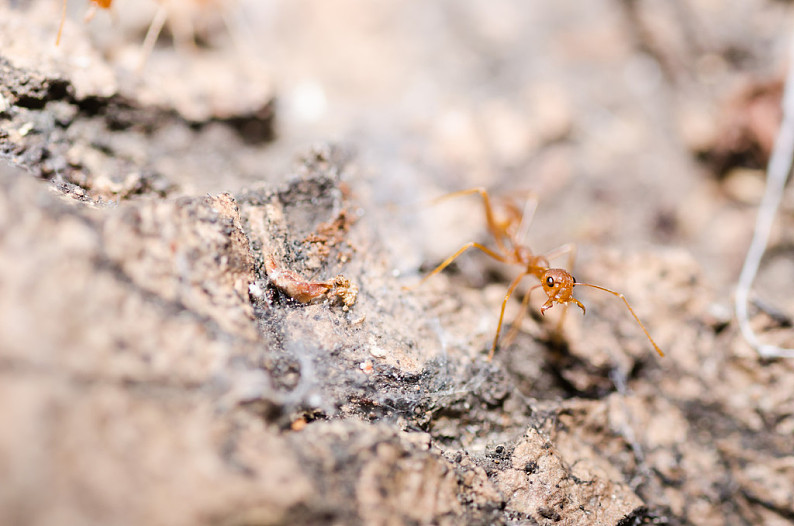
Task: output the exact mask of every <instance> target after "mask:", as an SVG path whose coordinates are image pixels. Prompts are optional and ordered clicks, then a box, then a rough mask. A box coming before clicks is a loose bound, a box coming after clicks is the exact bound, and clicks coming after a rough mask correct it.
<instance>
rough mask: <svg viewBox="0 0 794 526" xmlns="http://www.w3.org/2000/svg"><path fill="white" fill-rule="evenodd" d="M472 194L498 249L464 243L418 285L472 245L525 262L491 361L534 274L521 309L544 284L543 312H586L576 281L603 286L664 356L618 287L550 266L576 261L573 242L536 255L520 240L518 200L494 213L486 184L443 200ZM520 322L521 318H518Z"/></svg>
mask: <svg viewBox="0 0 794 526" xmlns="http://www.w3.org/2000/svg"><path fill="white" fill-rule="evenodd" d="M470 194H480V196H481V197H482V200H483V205H484V207H485V219H486V221H487V223H488V230H489V231H490V233H491V235H492V236H493V239H494V242H495V243H496V250H492V249H490V248H488V247H486V246H484V245H481V244H480V243H476V242H474V241H472V242H469V243H466V244H465V245H463V246H462V247H461V248H460V249H459V250H458V251H457V252H455V253H454V254H452V255H451V256H450V257H448V258H447V259H445V260H444V261H443V262H442V263H441V264H440V265H439V266H437V267H436V268H435V269H433V271H432V272H430V273H429V274H428V275H427V276H425V277H424V278H423V279H422V280H421V281H420V282H419V283H418V284H416V285H415V286H414V287H418V286H420V285H421V284H422V283H424V282H425V281H427V280H428V279H430V278H431V277H432V276H434V275H435V274H438V273H439V272H441V271H442V270H444V269H445V268H446V267H447V266H449V264H450V263H452V262H453V261H454V260H455V259H456V258H457V257H458V256H460V255H461V254H463V253H464V252H465V251H467V250H468V249H470V248H476V249H479V250H480V251H481V252H484V253H485V254H487V255H488V256H490V257H492V258H493V259H495V260H497V261H500V262H502V263H508V264H511V265H521V266H522V267H523V268H524V270H523V271H522V272H521V273H520V274H519V275H518V276H517V277H516V278H515V279H513V281H512V282H511V283H510V286H509V287H508V288H507V293H506V294H505V298H504V301H502V310H501V312H500V314H499V324H498V325H497V327H496V335H495V336H494V339H493V345H492V346H491V351H490V352H489V353H488V361H491V359H492V358H493V355H494V352H495V351H496V344H497V343H498V341H499V334H500V333H501V331H502V321H503V319H504V315H505V307H506V306H507V300H508V299H510V296H511V295H512V294H513V291H515V289H516V287H518V284H519V283H520V282H521V280H522V279H523V278H524V277H525V276H528V275H530V276H534V277H535V278H537V279H538V281H540V283H539V284H538V285H535V286H534V287H532V288H530V289H529V291H528V292H527V293H526V294H525V295H524V299H523V300H522V301H521V311H520V313H519V316H521V313H523V311H524V310H526V308H527V305H528V303H529V297H530V295H531V294H532V291H533V290H535V289H537V288H543V292H545V293H546V302H545V303H544V304H543V305H542V306H541V307H540V313H541V314H545V312H546V311H547V310H549V309H550V308H552V307H553V306H554V305H555V304H561V305H567V304H569V303H573V304H574V305H576V306H577V307H579V308H581V309H582V312H583V313H584V312H586V311H585V306H584V305H583V304H582V303H581V302H580V301H579V300H577V299H576V298H574V297H573V288H574V286H576V285H582V286H585V287H592V288H594V289H598V290H603V291H604V292H608V293H610V294H612V295H614V296H617V297H618V298H620V299H622V300H623V303H625V304H626V307H628V309H629V312H630V313H631V315H632V316H633V317H634V319H635V320H636V321H637V323H638V324H639V326H640V328H641V329H642V331H643V332H644V333H645V336H647V337H648V340H649V341H650V342H651V345H653V348H654V349H656V352H658V353H659V356H664V353H663V352H662V350H661V349H660V348H659V346H658V345H656V342H655V341H653V338H651V335H650V333H649V332H648V330H647V329H646V328H645V325H643V324H642V322H641V321H640V318H639V317H638V316H637V314H636V313H635V312H634V309H632V308H631V305H629V302H628V300H627V299H626V297H625V296H624V295H623V294H621V293H620V292H615V291H614V290H610V289H608V288H605V287H601V286H599V285H593V284H591V283H580V282H577V281H576V279H575V278H574V277H573V276H572V275H571V273H570V272H568V271H567V270H565V269H562V268H549V267H550V264H549V260H551V259H554V258H556V257H559V256H561V255H563V254H566V253H567V254H568V255H569V260H570V261H569V266H570V264H572V263H573V255H574V246H573V245H572V244H566V245H563V246H561V247H559V248H557V249H555V250H553V251H551V252H549V253H548V254H545V255H534V254H533V253H532V251H531V250H530V249H529V248H528V247H526V246H525V245H522V244H521V243H520V242H519V239H521V238H523V230H524V228H525V227H526V226H527V225H526V224H525V223H526V222H525V220H526V219H527V215H528V214H527V212H526V211H525V212H524V213H522V212H521V211H520V210H519V208H518V207H517V206H515V204H514V203H506V205H505V207H504V211H503V214H502V216H497V215H496V214H495V213H494V208H493V207H492V206H491V199H490V197H489V196H488V192H486V191H485V189H484V188H470V189H468V190H461V191H459V192H453V193H451V194H448V195H446V196H443V197H441V198H440V199H437V200H436V202H437V201H439V200H444V199H449V198H453V197H459V196H463V195H470ZM527 202H528V204H529V203H532V209H533V211H534V205H535V204H536V200H535V199H534V198H530V199H529V200H528V201H527ZM411 288H413V287H411ZM516 323H517V322H516ZM516 329H517V325H515V324H514V328H513V330H514V331H515V330H516Z"/></svg>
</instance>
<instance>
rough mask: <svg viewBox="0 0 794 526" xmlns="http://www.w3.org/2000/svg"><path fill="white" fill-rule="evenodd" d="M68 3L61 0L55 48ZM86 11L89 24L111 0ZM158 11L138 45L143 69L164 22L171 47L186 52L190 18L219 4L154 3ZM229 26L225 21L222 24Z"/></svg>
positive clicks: (191, 43)
mask: <svg viewBox="0 0 794 526" xmlns="http://www.w3.org/2000/svg"><path fill="white" fill-rule="evenodd" d="M67 2H68V0H63V10H62V13H61V23H60V25H59V26H58V36H57V38H56V39H55V45H56V46H57V45H59V44H60V43H61V34H62V33H63V24H64V22H65V20H66V4H67ZM89 2H90V4H91V5H90V7H89V9H88V11H87V12H86V15H85V21H86V22H89V21H91V19H92V18H94V15H95V14H96V9H97V7H100V8H102V9H110V7H111V4H112V3H113V0H89ZM157 2H158V3H159V7H158V8H157V11H156V12H155V15H154V18H153V19H152V22H151V24H149V29H148V30H147V31H146V36H145V37H144V40H143V44H142V45H141V58H140V63H139V66H140V67H143V65H144V63H145V62H146V59H147V58H148V57H149V55H150V54H151V52H152V50H153V49H154V45H155V43H156V42H157V39H158V38H159V36H160V33H161V32H162V30H163V28H164V27H165V23H166V21H168V22H169V27H170V29H171V33H172V34H173V35H174V43H175V44H176V45H177V46H178V47H182V48H190V47H195V44H196V42H195V35H194V33H195V30H194V27H193V24H192V18H193V17H194V16H195V15H196V14H197V12H198V11H199V10H202V9H213V8H215V9H217V8H220V7H221V1H220V0H181V1H180V0H157ZM224 20H225V21H226V23H227V25H229V22H228V20H226V19H225V18H224Z"/></svg>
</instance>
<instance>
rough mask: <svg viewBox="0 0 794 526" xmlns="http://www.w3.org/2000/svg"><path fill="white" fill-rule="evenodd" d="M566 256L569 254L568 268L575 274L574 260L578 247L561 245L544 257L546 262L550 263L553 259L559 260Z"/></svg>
mask: <svg viewBox="0 0 794 526" xmlns="http://www.w3.org/2000/svg"><path fill="white" fill-rule="evenodd" d="M564 254H568V268H567V270H568V271H569V272H573V264H574V260H575V259H576V245H575V244H573V243H565V244H564V245H560V246H559V247H557V248H555V249H554V250H552V251H550V252H547V253H545V254H543V257H544V258H545V259H546V261H550V260H552V259H555V258H558V257H560V256H562V255H564Z"/></svg>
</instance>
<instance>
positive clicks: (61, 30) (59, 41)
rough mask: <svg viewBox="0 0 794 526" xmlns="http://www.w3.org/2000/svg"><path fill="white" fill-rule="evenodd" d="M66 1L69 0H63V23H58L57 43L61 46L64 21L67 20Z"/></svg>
mask: <svg viewBox="0 0 794 526" xmlns="http://www.w3.org/2000/svg"><path fill="white" fill-rule="evenodd" d="M66 2H67V0H63V9H62V10H61V23H60V24H59V25H58V36H57V37H55V45H56V46H59V45H60V44H61V34H62V33H63V23H64V22H66Z"/></svg>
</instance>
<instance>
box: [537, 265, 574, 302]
mask: <svg viewBox="0 0 794 526" xmlns="http://www.w3.org/2000/svg"><path fill="white" fill-rule="evenodd" d="M540 285H541V286H542V287H543V292H545V293H546V297H547V298H548V299H547V301H546V303H544V304H543V306H542V307H541V308H540V312H541V313H544V312H546V310H548V309H550V308H551V307H553V306H554V304H555V303H561V304H563V303H575V304H576V305H577V306H579V307H580V308H581V309H582V310H583V311H584V305H582V304H581V303H580V302H579V301H578V300H577V299H576V298H574V297H573V287H574V285H576V279H574V277H573V276H572V275H571V273H570V272H568V271H567V270H565V269H561V268H550V269H548V270H546V272H544V273H543V276H542V277H541V279H540Z"/></svg>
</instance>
